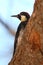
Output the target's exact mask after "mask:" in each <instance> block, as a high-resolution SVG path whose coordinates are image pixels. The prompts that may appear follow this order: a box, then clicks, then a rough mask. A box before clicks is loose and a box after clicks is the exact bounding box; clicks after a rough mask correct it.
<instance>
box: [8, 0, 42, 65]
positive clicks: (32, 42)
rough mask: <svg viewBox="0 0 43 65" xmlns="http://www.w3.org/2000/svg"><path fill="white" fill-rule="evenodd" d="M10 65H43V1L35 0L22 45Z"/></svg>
mask: <svg viewBox="0 0 43 65" xmlns="http://www.w3.org/2000/svg"><path fill="white" fill-rule="evenodd" d="M8 65H43V0H35V4H34V10H33V13H32V16H31V18H30V20H29V21H28V24H27V25H26V28H25V30H24V34H23V38H22V40H21V45H19V46H18V48H17V50H16V53H15V55H14V56H13V58H12V60H11V62H10V63H9V64H8Z"/></svg>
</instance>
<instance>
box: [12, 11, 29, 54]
mask: <svg viewBox="0 0 43 65" xmlns="http://www.w3.org/2000/svg"><path fill="white" fill-rule="evenodd" d="M21 16H23V17H24V19H25V20H24V19H23V17H22V18H21ZM12 17H17V18H19V20H20V21H21V23H20V24H19V26H18V28H17V32H16V35H15V42H14V52H13V55H14V54H15V51H16V47H17V46H18V45H20V41H21V39H22V35H23V31H24V29H25V26H26V24H27V22H28V20H29V18H30V15H29V14H28V13H27V12H21V13H20V14H18V15H13V16H12ZM21 19H23V20H21Z"/></svg>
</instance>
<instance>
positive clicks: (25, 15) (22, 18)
mask: <svg viewBox="0 0 43 65" xmlns="http://www.w3.org/2000/svg"><path fill="white" fill-rule="evenodd" d="M11 17H17V18H18V19H19V20H20V21H21V22H25V21H28V19H29V18H30V15H29V14H28V13H27V12H21V13H20V14H18V15H12V16H11Z"/></svg>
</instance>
